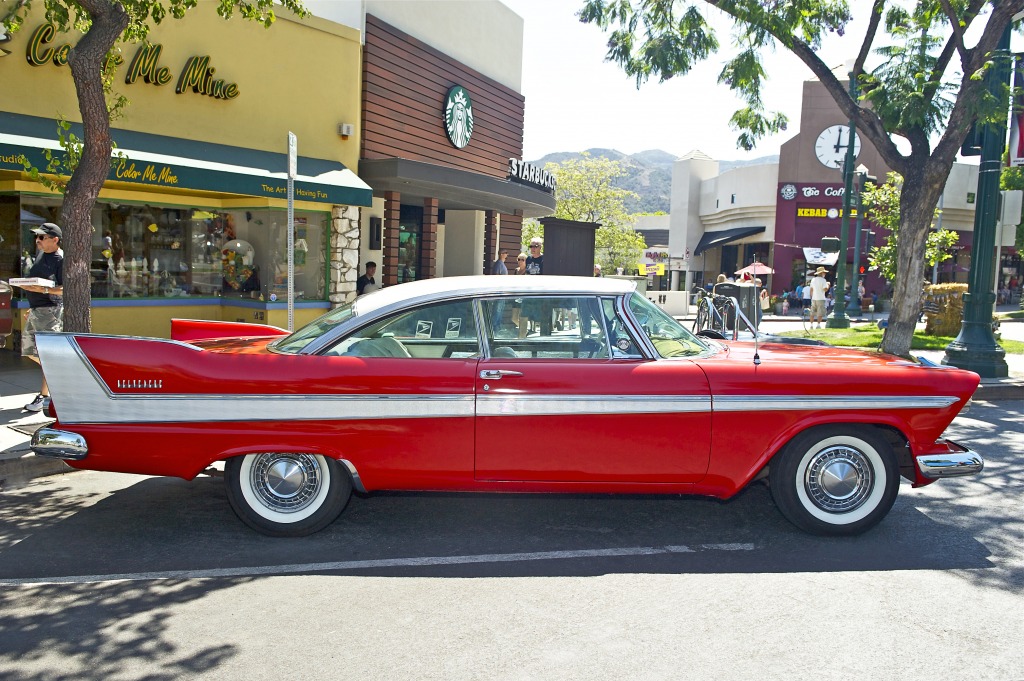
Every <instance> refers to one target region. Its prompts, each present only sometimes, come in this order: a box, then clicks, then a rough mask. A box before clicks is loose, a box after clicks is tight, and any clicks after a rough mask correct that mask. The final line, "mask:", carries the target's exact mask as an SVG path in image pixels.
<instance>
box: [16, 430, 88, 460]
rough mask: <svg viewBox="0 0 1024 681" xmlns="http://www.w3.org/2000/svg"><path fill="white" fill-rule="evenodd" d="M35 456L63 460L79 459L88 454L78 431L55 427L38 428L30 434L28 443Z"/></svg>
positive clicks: (83, 439) (86, 446)
mask: <svg viewBox="0 0 1024 681" xmlns="http://www.w3.org/2000/svg"><path fill="white" fill-rule="evenodd" d="M30 447H31V449H32V452H33V453H34V454H35V455H36V456H45V457H48V458H51V459H64V460H65V461H81V460H82V459H84V458H85V457H87V456H88V455H89V446H88V445H87V444H86V443H85V438H84V437H82V436H81V435H79V434H78V433H72V432H70V431H67V430H57V429H56V428H40V429H39V430H37V431H36V432H35V434H33V435H32V443H31V445H30Z"/></svg>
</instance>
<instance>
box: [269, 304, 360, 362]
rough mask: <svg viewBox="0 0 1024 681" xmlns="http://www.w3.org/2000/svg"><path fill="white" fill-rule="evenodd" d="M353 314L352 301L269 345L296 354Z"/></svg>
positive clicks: (279, 350) (280, 350)
mask: <svg viewBox="0 0 1024 681" xmlns="http://www.w3.org/2000/svg"><path fill="white" fill-rule="evenodd" d="M354 314H355V313H354V312H353V309H352V303H346V304H344V305H342V306H341V307H336V308H334V309H333V310H331V311H330V312H328V313H327V314H325V315H324V316H322V317H318V318H317V319H315V320H314V321H312V322H310V323H309V324H306V325H305V326H304V327H302V328H301V329H299V330H298V331H296V332H295V333H293V334H290V335H288V336H285V337H284V338H281V339H279V340H276V341H274V342H273V343H271V345H270V347H271V348H273V349H274V350H277V351H278V352H288V353H293V354H298V353H300V352H302V349H303V348H305V347H306V346H307V345H309V344H310V343H312V342H313V341H315V340H316V339H317V338H319V337H320V336H322V335H324V334H325V333H328V332H329V331H330V330H331V329H333V328H335V327H336V326H337V325H338V324H341V323H342V322H344V321H345V320H347V319H351V318H352V316H353V315H354Z"/></svg>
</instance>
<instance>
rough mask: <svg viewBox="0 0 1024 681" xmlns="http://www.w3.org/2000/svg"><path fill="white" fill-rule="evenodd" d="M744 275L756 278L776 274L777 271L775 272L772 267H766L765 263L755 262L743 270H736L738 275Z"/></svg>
mask: <svg viewBox="0 0 1024 681" xmlns="http://www.w3.org/2000/svg"><path fill="white" fill-rule="evenodd" d="M744 273H749V274H750V276H752V277H756V276H759V275H762V274H775V270H773V269H772V268H771V267H768V265H765V264H764V263H763V262H757V261H756V260H755V261H754V262H753V264H751V265H747V266H746V267H744V268H743V269H741V270H736V274H744Z"/></svg>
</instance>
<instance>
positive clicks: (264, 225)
mask: <svg viewBox="0 0 1024 681" xmlns="http://www.w3.org/2000/svg"><path fill="white" fill-rule="evenodd" d="M59 210H60V203H59V201H58V200H56V199H49V198H32V199H31V200H29V199H25V200H23V201H22V205H21V214H22V216H23V220H22V229H21V232H22V233H21V244H22V249H21V250H22V252H21V254H20V256H19V261H20V263H21V267H22V270H23V271H27V269H26V268H27V267H29V266H31V262H32V257H33V256H32V250H33V249H34V243H35V242H34V240H33V239H32V234H31V229H32V227H34V226H35V224H38V223H39V222H44V221H53V222H57V223H60V216H59ZM26 215H28V216H33V217H31V218H30V219H29V220H28V222H26V221H25V219H24V216H26ZM286 221H287V213H286V212H285V211H284V210H268V209H262V210H253V211H250V210H244V209H239V210H231V211H218V210H209V209H205V208H189V207H165V206H152V205H144V204H123V203H117V202H99V203H97V204H96V206H95V208H94V209H93V214H92V224H93V237H92V260H91V263H90V277H91V295H92V297H94V298H174V297H192V296H201V297H215V296H224V297H245V298H258V299H263V300H284V299H285V298H286V296H287V290H288V278H287V274H288V250H287V247H288V232H287V229H286V224H287V222H286ZM329 224H330V216H329V214H327V213H317V212H311V211H296V212H295V240H294V265H295V297H296V299H300V300H301V299H308V300H323V299H325V298H326V297H327V294H326V286H327V262H328V250H327V245H328V227H327V226H328V225H329Z"/></svg>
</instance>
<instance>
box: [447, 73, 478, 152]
mask: <svg viewBox="0 0 1024 681" xmlns="http://www.w3.org/2000/svg"><path fill="white" fill-rule="evenodd" d="M444 130H445V132H447V133H448V139H449V140H450V141H451V143H452V145H453V146H455V147H457V148H459V149H463V148H465V146H466V145H467V144H469V138H470V137H472V135H473V102H472V100H470V98H469V93H468V92H466V88H464V87H462V86H461V85H456V86H454V87H452V88H451V89H450V90H448V94H447V95H446V96H445V98H444Z"/></svg>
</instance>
